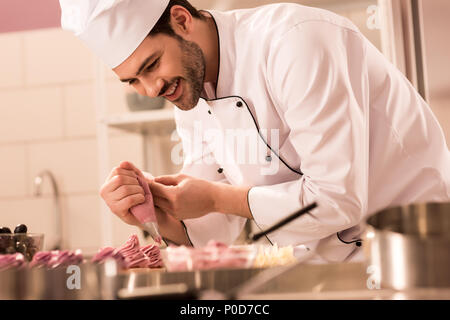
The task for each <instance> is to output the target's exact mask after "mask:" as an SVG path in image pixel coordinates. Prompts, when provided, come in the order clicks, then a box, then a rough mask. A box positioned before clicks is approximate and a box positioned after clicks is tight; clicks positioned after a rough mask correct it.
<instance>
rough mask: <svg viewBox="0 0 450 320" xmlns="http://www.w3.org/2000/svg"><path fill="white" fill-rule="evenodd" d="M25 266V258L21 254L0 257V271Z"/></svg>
mask: <svg viewBox="0 0 450 320" xmlns="http://www.w3.org/2000/svg"><path fill="white" fill-rule="evenodd" d="M25 265H26V262H25V257H24V256H23V254H21V253H14V254H2V255H0V270H6V269H10V268H22V267H23V266H25Z"/></svg>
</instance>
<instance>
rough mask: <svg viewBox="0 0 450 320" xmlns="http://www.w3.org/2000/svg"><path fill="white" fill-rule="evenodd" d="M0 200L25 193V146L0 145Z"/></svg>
mask: <svg viewBox="0 0 450 320" xmlns="http://www.w3.org/2000/svg"><path fill="white" fill-rule="evenodd" d="M0 157H1V162H0V163H1V165H0V177H1V180H0V181H1V182H0V201H2V200H1V199H2V198H6V197H24V196H26V195H27V178H28V177H27V158H26V146H25V145H24V144H22V145H6V146H0Z"/></svg>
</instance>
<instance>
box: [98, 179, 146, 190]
mask: <svg viewBox="0 0 450 320" xmlns="http://www.w3.org/2000/svg"><path fill="white" fill-rule="evenodd" d="M124 185H133V186H134V185H137V186H140V184H139V181H138V179H137V178H136V177H134V178H133V177H130V176H124V175H120V176H115V177H113V178H111V180H109V181H107V182H106V183H105V184H104V186H103V187H102V192H103V193H109V192H114V191H116V190H117V189H118V188H120V187H121V186H124Z"/></svg>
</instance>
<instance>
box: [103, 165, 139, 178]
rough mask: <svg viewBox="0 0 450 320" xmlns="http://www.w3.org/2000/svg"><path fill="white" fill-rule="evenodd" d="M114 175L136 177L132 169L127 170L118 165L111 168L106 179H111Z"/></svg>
mask: <svg viewBox="0 0 450 320" xmlns="http://www.w3.org/2000/svg"><path fill="white" fill-rule="evenodd" d="M115 176H128V177H132V178H136V179H137V174H136V173H135V172H134V171H133V170H127V169H123V168H120V167H115V168H114V169H112V170H111V173H110V174H109V176H108V178H107V179H106V181H109V180H111V179H112V178H114V177H115Z"/></svg>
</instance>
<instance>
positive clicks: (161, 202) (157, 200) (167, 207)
mask: <svg viewBox="0 0 450 320" xmlns="http://www.w3.org/2000/svg"><path fill="white" fill-rule="evenodd" d="M153 203H154V204H155V206H157V207H158V208H161V209H163V210H164V211H165V212H168V211H171V210H172V205H171V204H170V202H169V201H168V200H167V199H165V198H161V197H158V196H155V195H154V196H153Z"/></svg>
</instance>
